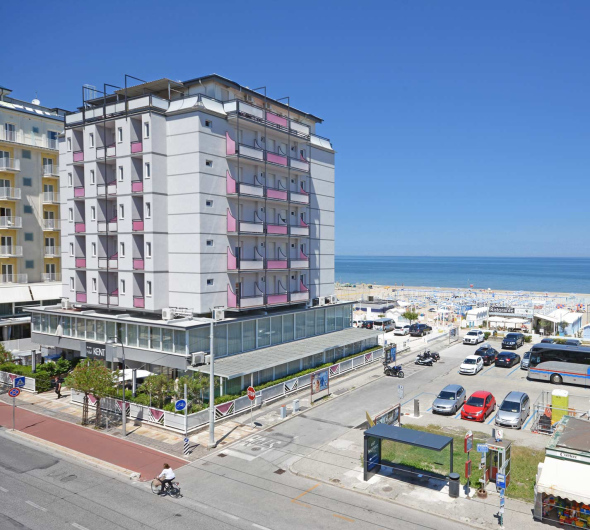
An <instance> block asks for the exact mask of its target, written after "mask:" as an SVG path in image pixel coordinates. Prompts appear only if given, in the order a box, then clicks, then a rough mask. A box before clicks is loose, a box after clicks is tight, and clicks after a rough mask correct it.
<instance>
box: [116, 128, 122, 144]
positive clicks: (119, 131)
mask: <svg viewBox="0 0 590 530" xmlns="http://www.w3.org/2000/svg"><path fill="white" fill-rule="evenodd" d="M117 141H118V142H119V143H121V142H122V141H123V127H119V128H118V129H117Z"/></svg>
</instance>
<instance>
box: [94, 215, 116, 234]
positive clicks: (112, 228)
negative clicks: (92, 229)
mask: <svg viewBox="0 0 590 530" xmlns="http://www.w3.org/2000/svg"><path fill="white" fill-rule="evenodd" d="M97 224H98V227H97V228H98V231H99V232H101V233H104V232H106V231H107V229H108V231H109V232H117V230H118V224H117V218H116V217H115V218H113V219H111V220H110V221H108V222H107V221H98V223H97Z"/></svg>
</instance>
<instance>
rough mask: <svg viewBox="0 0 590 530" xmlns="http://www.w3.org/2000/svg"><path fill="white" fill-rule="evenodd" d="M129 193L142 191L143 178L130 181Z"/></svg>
mask: <svg viewBox="0 0 590 530" xmlns="http://www.w3.org/2000/svg"><path fill="white" fill-rule="evenodd" d="M131 193H143V180H133V181H131Z"/></svg>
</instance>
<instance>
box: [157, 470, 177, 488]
mask: <svg viewBox="0 0 590 530" xmlns="http://www.w3.org/2000/svg"><path fill="white" fill-rule="evenodd" d="M175 478H176V475H175V474H174V471H172V468H171V467H170V466H169V465H168V464H164V469H162V472H161V473H160V475H159V476H158V478H157V480H158V481H159V482H160V484H161V485H162V487H161V488H160V493H158V495H164V488H165V487H166V484H168V485H169V486H170V487H172V481H173V480H174V479H175Z"/></svg>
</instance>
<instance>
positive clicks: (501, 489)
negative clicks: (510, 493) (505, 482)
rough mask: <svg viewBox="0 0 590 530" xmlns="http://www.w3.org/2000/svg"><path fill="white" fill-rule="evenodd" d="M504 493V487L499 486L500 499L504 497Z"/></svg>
mask: <svg viewBox="0 0 590 530" xmlns="http://www.w3.org/2000/svg"><path fill="white" fill-rule="evenodd" d="M505 493H506V489H505V488H500V499H501V498H503V497H504V494H505Z"/></svg>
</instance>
